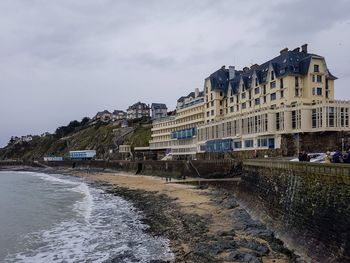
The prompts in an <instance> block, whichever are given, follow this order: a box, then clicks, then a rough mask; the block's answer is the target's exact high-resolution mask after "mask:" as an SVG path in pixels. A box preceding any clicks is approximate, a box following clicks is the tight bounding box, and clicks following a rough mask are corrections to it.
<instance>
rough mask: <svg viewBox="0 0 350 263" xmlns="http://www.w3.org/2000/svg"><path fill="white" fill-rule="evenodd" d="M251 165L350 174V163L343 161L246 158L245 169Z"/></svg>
mask: <svg viewBox="0 0 350 263" xmlns="http://www.w3.org/2000/svg"><path fill="white" fill-rule="evenodd" d="M249 166H255V167H256V166H258V167H268V168H271V169H285V170H295V171H302V172H305V173H315V174H321V175H322V174H324V175H334V176H350V164H342V163H309V162H291V161H282V160H269V159H258V160H256V159H254V160H244V161H243V169H244V168H245V167H249Z"/></svg>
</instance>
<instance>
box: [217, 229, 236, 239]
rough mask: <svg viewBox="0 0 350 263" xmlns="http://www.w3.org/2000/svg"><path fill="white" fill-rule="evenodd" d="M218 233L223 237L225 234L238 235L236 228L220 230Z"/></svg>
mask: <svg viewBox="0 0 350 263" xmlns="http://www.w3.org/2000/svg"><path fill="white" fill-rule="evenodd" d="M217 235H218V236H221V237H223V236H232V237H233V236H235V235H236V233H235V230H234V229H231V230H229V231H219V232H217Z"/></svg>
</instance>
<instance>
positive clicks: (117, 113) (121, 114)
mask: <svg viewBox="0 0 350 263" xmlns="http://www.w3.org/2000/svg"><path fill="white" fill-rule="evenodd" d="M112 119H113V121H116V120H123V119H126V112H125V111H122V110H114V111H113V113H112Z"/></svg>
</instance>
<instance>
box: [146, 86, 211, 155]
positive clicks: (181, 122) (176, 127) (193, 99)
mask: <svg viewBox="0 0 350 263" xmlns="http://www.w3.org/2000/svg"><path fill="white" fill-rule="evenodd" d="M202 123H204V96H203V92H199V90H198V89H196V90H195V92H191V93H190V94H188V95H187V96H183V97H181V98H179V99H178V100H177V105H176V113H175V114H173V115H170V116H168V117H166V118H162V119H159V120H154V121H153V127H152V140H151V141H150V149H151V150H164V151H166V152H167V154H168V155H171V156H173V158H174V159H188V158H194V157H195V155H196V153H197V139H196V137H197V127H198V126H199V125H200V124H202Z"/></svg>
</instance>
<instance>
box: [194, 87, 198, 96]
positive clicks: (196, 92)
mask: <svg viewBox="0 0 350 263" xmlns="http://www.w3.org/2000/svg"><path fill="white" fill-rule="evenodd" d="M198 96H199V89H198V88H195V89H194V97H195V98H197V97H198Z"/></svg>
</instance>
